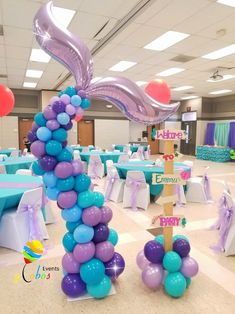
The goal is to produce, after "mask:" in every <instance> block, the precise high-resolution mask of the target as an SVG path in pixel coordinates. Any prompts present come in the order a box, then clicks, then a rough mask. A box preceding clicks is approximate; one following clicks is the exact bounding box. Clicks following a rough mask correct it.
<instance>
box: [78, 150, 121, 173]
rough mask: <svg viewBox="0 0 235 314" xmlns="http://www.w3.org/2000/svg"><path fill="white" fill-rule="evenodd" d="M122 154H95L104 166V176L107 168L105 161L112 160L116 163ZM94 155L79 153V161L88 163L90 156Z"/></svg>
mask: <svg viewBox="0 0 235 314" xmlns="http://www.w3.org/2000/svg"><path fill="white" fill-rule="evenodd" d="M121 154H123V153H115V152H108V153H105V152H102V153H95V155H99V156H100V159H101V161H102V163H103V164H104V172H105V174H106V173H107V168H106V161H107V160H112V161H113V162H114V163H117V162H118V158H119V157H120V155H121ZM91 155H94V153H92V152H90V153H81V154H80V156H81V159H82V160H83V161H86V162H87V163H89V160H90V156H91Z"/></svg>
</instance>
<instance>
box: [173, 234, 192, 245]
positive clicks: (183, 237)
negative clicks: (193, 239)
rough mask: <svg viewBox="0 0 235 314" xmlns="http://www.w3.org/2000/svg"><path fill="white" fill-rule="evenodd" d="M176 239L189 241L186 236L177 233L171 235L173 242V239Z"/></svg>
mask: <svg viewBox="0 0 235 314" xmlns="http://www.w3.org/2000/svg"><path fill="white" fill-rule="evenodd" d="M177 239H184V240H186V241H188V242H189V240H188V238H187V237H186V236H184V235H182V234H177V235H175V236H174V237H173V243H174V242H175V240H177Z"/></svg>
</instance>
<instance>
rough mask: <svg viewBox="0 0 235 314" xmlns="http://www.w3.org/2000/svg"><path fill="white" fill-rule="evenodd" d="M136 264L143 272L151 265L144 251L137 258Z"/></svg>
mask: <svg viewBox="0 0 235 314" xmlns="http://www.w3.org/2000/svg"><path fill="white" fill-rule="evenodd" d="M136 264H137V265H138V267H139V268H140V269H141V270H144V269H145V268H146V267H147V266H148V265H149V264H150V262H149V260H147V258H146V257H145V255H144V251H143V250H141V251H140V252H139V253H138V254H137V256H136Z"/></svg>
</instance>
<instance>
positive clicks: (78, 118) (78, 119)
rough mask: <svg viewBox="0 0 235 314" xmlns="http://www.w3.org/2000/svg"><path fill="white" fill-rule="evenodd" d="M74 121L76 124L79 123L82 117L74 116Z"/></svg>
mask: <svg viewBox="0 0 235 314" xmlns="http://www.w3.org/2000/svg"><path fill="white" fill-rule="evenodd" d="M74 120H75V121H76V122H79V121H80V120H82V116H76V117H75V118H74Z"/></svg>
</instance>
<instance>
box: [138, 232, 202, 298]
mask: <svg viewBox="0 0 235 314" xmlns="http://www.w3.org/2000/svg"><path fill="white" fill-rule="evenodd" d="M189 253H190V244H189V241H188V239H187V238H186V237H185V236H183V235H176V236H174V237H173V249H172V251H168V252H165V250H164V236H163V235H158V236H156V237H155V238H154V240H151V241H148V242H147V243H146V244H145V246H144V249H143V250H142V251H140V252H139V253H138V255H137V257H136V263H137V265H138V267H139V268H140V269H141V271H142V281H143V283H144V284H145V285H146V286H147V287H148V288H149V289H153V290H156V289H158V288H159V287H160V286H161V285H163V287H164V290H165V292H166V294H168V295H169V296H171V297H173V298H179V297H181V296H183V295H184V293H185V291H186V289H187V288H188V287H189V286H190V284H191V278H192V277H194V276H196V274H197V273H198V263H197V262H196V260H195V259H194V258H192V257H191V256H190V255H189Z"/></svg>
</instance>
